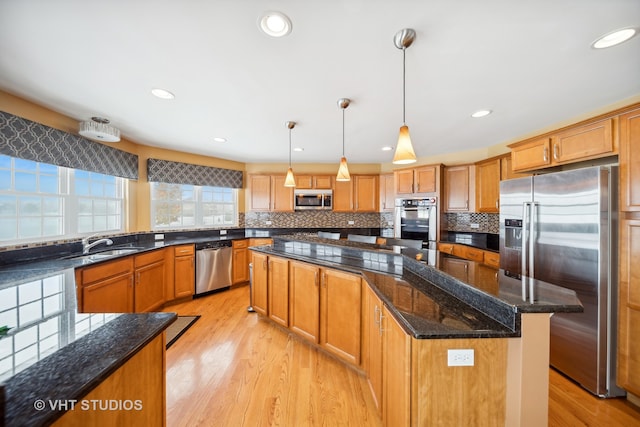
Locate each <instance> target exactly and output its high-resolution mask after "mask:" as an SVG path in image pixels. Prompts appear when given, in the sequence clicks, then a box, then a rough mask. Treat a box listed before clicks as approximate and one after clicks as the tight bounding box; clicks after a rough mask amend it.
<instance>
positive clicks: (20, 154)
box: [0, 111, 138, 179]
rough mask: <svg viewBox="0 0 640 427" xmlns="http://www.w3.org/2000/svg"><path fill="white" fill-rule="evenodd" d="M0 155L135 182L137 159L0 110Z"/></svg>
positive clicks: (111, 148)
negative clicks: (133, 180) (118, 177)
mask: <svg viewBox="0 0 640 427" xmlns="http://www.w3.org/2000/svg"><path fill="white" fill-rule="evenodd" d="M0 154H5V155H7V156H11V157H17V158H20V159H25V160H33V161H36V162H42V163H48V164H52V165H57V166H64V167H67V168H73V169H82V170H86V171H91V172H97V173H103V174H106V175H113V176H120V177H123V178H129V179H138V156H137V155H135V154H131V153H127V152H126V151H122V150H118V149H116V148H113V147H109V146H107V145H104V144H100V143H97V142H93V141H90V140H88V139H85V138H83V137H81V136H77V135H73V134H70V133H67V132H63V131H61V130H58V129H54V128H51V127H49V126H45V125H42V124H40V123H36V122H32V121H31V120H27V119H23V118H22V117H17V116H14V115H13V114H9V113H7V112H4V111H0Z"/></svg>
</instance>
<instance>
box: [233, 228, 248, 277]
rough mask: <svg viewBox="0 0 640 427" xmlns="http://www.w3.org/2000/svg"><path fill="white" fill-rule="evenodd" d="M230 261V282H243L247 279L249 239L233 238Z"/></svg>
mask: <svg viewBox="0 0 640 427" xmlns="http://www.w3.org/2000/svg"><path fill="white" fill-rule="evenodd" d="M232 245H233V257H232V261H231V271H232V283H233V284H236V283H243V282H246V281H248V280H249V250H248V249H247V248H248V247H249V240H248V239H243V240H234V241H233V242H232Z"/></svg>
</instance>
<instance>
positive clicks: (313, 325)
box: [289, 261, 320, 344]
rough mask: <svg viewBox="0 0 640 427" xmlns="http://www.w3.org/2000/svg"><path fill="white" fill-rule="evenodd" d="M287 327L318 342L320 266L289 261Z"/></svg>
mask: <svg viewBox="0 0 640 427" xmlns="http://www.w3.org/2000/svg"><path fill="white" fill-rule="evenodd" d="M289 278H290V279H291V285H290V286H289V290H290V295H289V313H290V315H291V317H290V324H289V328H290V329H291V330H292V331H293V332H295V333H297V334H299V335H300V336H302V337H304V338H305V339H307V340H309V341H311V342H314V343H316V344H318V343H319V342H320V267H317V266H315V265H311V264H307V263H305V262H298V261H289Z"/></svg>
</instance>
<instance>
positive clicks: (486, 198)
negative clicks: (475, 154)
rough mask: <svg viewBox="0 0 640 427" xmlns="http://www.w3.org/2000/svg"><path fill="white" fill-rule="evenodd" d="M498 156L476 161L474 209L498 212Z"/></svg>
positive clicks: (499, 165)
mask: <svg viewBox="0 0 640 427" xmlns="http://www.w3.org/2000/svg"><path fill="white" fill-rule="evenodd" d="M500 169H501V164H500V158H495V159H492V160H488V161H484V162H479V163H476V210H477V211H478V212H492V213H498V212H500Z"/></svg>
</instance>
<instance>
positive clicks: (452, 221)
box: [442, 212, 500, 234]
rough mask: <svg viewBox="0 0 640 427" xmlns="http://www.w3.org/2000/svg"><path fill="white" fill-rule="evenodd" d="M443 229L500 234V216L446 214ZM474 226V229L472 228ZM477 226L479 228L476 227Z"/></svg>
mask: <svg viewBox="0 0 640 427" xmlns="http://www.w3.org/2000/svg"><path fill="white" fill-rule="evenodd" d="M443 221H445V223H444V224H442V225H443V227H442V228H443V229H445V230H449V231H469V232H474V233H493V234H498V233H500V214H493V213H467V212H464V213H462V212H461V213H445V214H444V218H443ZM472 224H473V227H472ZM476 226H477V227H476Z"/></svg>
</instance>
